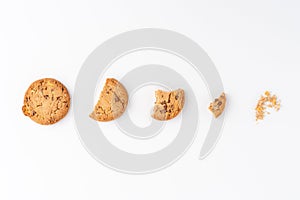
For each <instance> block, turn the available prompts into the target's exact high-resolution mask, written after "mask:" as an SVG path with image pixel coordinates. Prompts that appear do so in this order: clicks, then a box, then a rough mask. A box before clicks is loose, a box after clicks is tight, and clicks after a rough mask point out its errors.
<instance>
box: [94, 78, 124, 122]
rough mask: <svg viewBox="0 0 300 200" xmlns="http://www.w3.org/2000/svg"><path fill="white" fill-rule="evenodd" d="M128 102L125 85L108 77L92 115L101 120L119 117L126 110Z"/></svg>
mask: <svg viewBox="0 0 300 200" xmlns="http://www.w3.org/2000/svg"><path fill="white" fill-rule="evenodd" d="M127 104H128V95H127V91H126V89H125V88H124V86H123V85H122V84H121V83H120V82H119V81H117V80H116V79H114V78H108V79H106V82H105V85H104V87H103V89H102V91H101V94H100V98H99V100H98V102H97V104H96V105H95V108H94V110H93V112H92V113H91V114H90V117H91V118H92V119H94V120H96V121H100V122H106V121H111V120H114V119H117V118H118V117H120V116H121V115H122V114H123V113H124V112H125V110H126V107H127Z"/></svg>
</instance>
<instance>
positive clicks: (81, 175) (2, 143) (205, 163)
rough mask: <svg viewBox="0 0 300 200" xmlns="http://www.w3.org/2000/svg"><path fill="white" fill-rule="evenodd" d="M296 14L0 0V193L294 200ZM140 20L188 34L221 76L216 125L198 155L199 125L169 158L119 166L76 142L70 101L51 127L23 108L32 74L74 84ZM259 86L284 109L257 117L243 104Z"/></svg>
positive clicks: (233, 7) (250, 103)
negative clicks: (139, 169)
mask: <svg viewBox="0 0 300 200" xmlns="http://www.w3.org/2000/svg"><path fill="white" fill-rule="evenodd" d="M299 19H300V3H299V2H298V1H296V0H294V1H293V0H285V1H284V0H281V1H279V0H273V1H266V0H263V1H262V0H252V1H238V0H236V1H234V0H227V1H206V2H204V1H196V0H195V1H178V0H176V1H175V0H173V1H161V0H159V1H158V0H153V1H139V0H136V1H122V0H118V1H117V0H115V1H113V0H110V1H91V0H85V1H83V0H82V1H78V0H73V1H58V0H53V1H48V2H42V1H32V0H28V1H13V0H12V1H4V0H1V1H0V78H1V79H0V87H1V98H0V103H1V117H0V118H1V133H0V136H1V138H0V199H1V200H2V199H3V200H10V199H30V200H35V199H37V200H38V199H74V200H75V199H106V200H109V199H128V200H141V199H144V200H148V199H149V200H150V199H151V200H152V199H189V200H192V199H195V200H196V199H206V200H210V199H230V200H235V199H236V200H237V199H249V200H250V199H251V200H253V199H256V200H260V199H272V200H275V199H289V200H291V199H299V198H300V194H299V184H300V181H299V180H300V172H299V169H300V162H299V152H300V145H299V140H300V131H299V122H298V121H299V114H298V113H299V112H300V109H299V98H300V95H299V85H300V80H299V74H298V71H299V67H300V61H299V52H300V45H299V44H300V39H299V35H300V26H299ZM145 27H155V28H165V29H170V30H174V31H177V32H180V33H182V34H185V35H186V36H188V37H190V38H191V39H193V40H194V41H196V42H197V43H199V44H200V45H201V46H202V47H203V48H204V49H205V51H206V52H207V53H208V55H209V56H210V57H211V58H212V60H213V61H214V63H215V65H216V66H217V68H218V70H219V72H220V74H221V77H222V80H223V83H224V86H225V90H226V92H227V93H228V96H229V104H228V106H227V116H226V124H225V126H224V129H223V135H222V137H221V139H220V141H219V143H218V145H217V147H216V148H215V149H214V151H213V152H212V154H210V155H209V156H208V157H207V158H206V159H205V160H201V161H200V160H198V159H197V158H198V155H199V151H200V148H201V145H202V143H203V139H204V136H205V134H199V137H197V139H196V141H195V142H194V144H193V146H192V147H191V148H190V149H189V151H188V152H187V153H186V154H185V156H184V157H182V159H180V160H179V161H178V162H176V163H175V164H174V165H172V166H171V167H169V168H167V169H165V170H163V171H160V172H157V173H154V174H149V175H140V176H137V175H135V176H134V175H127V174H121V173H117V172H115V171H112V170H110V169H108V168H106V167H104V166H102V165H101V164H99V163H98V162H97V161H95V160H94V159H93V158H92V157H91V156H90V155H89V154H88V153H87V151H86V150H85V149H84V148H83V147H82V145H81V143H80V140H79V138H78V136H77V134H76V132H75V125H74V121H73V110H71V111H70V113H69V114H68V116H67V117H66V118H65V119H63V120H62V121H61V122H60V123H58V124H56V125H53V126H39V125H36V124H34V123H33V122H32V121H30V120H29V119H28V118H26V117H24V116H23V114H22V112H21V106H22V101H23V95H24V92H25V90H26V89H27V87H28V85H29V84H30V83H31V82H32V81H34V80H35V79H38V78H42V77H55V78H57V79H59V80H61V81H62V82H63V83H64V84H65V85H66V86H67V87H68V88H69V91H70V93H71V94H73V91H74V84H75V80H76V75H77V73H78V71H79V69H80V67H81V65H82V63H83V62H84V60H85V58H86V57H87V56H88V55H89V53H90V52H91V51H92V50H93V49H94V48H96V47H97V46H98V45H100V44H101V43H102V42H103V41H105V40H107V39H109V38H110V37H112V36H114V35H116V34H119V33H122V32H125V31H128V30H132V29H137V28H145ZM266 89H269V90H271V91H273V92H274V93H276V94H277V95H278V96H279V97H280V98H281V100H282V104H283V107H282V109H281V110H280V111H279V112H278V113H272V115H271V116H268V117H267V119H266V120H265V121H263V122H261V123H259V124H256V123H255V121H254V111H253V107H254V106H255V103H256V100H257V98H258V97H259V95H260V94H261V93H262V92H263V91H264V90H266ZM203 105H204V106H206V105H205V104H204V103H203Z"/></svg>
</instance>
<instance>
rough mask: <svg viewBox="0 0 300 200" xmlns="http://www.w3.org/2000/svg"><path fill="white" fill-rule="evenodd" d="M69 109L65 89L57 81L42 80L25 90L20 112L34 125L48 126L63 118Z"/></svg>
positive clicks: (50, 79) (68, 96)
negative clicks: (34, 123)
mask: <svg viewBox="0 0 300 200" xmlns="http://www.w3.org/2000/svg"><path fill="white" fill-rule="evenodd" d="M69 107H70V95H69V92H68V90H67V88H66V87H65V86H64V85H63V84H62V83H61V82H59V81H58V80H55V79H53V78H43V79H40V80H37V81H35V82H33V83H32V84H31V85H30V86H29V88H28V89H27V91H26V93H25V96H24V105H23V107H22V111H23V113H24V115H25V116H28V117H30V119H32V120H33V121H35V122H36V123H38V124H42V125H50V124H54V123H56V122H58V121H59V120H61V119H62V118H64V117H65V116H66V114H67V113H68V111H69Z"/></svg>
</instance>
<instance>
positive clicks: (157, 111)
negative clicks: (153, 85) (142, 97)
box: [152, 89, 185, 121]
mask: <svg viewBox="0 0 300 200" xmlns="http://www.w3.org/2000/svg"><path fill="white" fill-rule="evenodd" d="M155 97H156V102H155V105H154V108H153V113H152V117H153V118H154V119H157V120H161V121H164V120H170V119H173V118H174V117H176V116H177V115H178V114H179V113H180V112H181V110H182V109H183V106H184V99H185V98H184V90H182V89H177V90H174V91H171V92H167V91H162V90H157V91H155Z"/></svg>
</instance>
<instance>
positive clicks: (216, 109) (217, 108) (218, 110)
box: [208, 92, 226, 118]
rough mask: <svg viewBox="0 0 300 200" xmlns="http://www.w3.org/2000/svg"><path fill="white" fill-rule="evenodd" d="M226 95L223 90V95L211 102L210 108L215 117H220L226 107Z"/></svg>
mask: <svg viewBox="0 0 300 200" xmlns="http://www.w3.org/2000/svg"><path fill="white" fill-rule="evenodd" d="M225 104H226V96H225V93H224V92H223V93H222V94H221V96H220V97H219V98H217V99H215V101H214V102H212V103H210V105H209V107H208V109H209V110H210V111H211V112H212V113H213V114H214V116H215V118H217V117H219V116H220V115H221V114H222V113H223V110H224V108H225Z"/></svg>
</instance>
